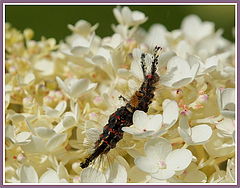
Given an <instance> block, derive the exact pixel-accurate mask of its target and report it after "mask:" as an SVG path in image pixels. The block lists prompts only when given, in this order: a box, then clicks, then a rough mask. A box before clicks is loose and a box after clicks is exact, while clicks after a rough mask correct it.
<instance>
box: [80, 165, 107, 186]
mask: <svg viewBox="0 0 240 188" xmlns="http://www.w3.org/2000/svg"><path fill="white" fill-rule="evenodd" d="M80 178H81V183H105V182H106V177H105V176H104V174H103V173H102V172H100V171H98V170H96V169H94V168H91V167H88V168H85V169H83V170H82V173H81V175H80Z"/></svg>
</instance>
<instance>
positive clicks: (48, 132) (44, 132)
mask: <svg viewBox="0 0 240 188" xmlns="http://www.w3.org/2000/svg"><path fill="white" fill-rule="evenodd" d="M35 133H36V134H37V135H38V136H40V137H42V138H50V137H52V136H53V135H54V134H56V132H55V131H54V130H52V129H49V128H47V127H36V128H35Z"/></svg>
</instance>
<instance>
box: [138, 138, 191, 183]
mask: <svg viewBox="0 0 240 188" xmlns="http://www.w3.org/2000/svg"><path fill="white" fill-rule="evenodd" d="M144 150H145V153H146V157H137V158H136V159H135V164H136V166H137V167H138V168H139V169H140V170H142V171H144V172H148V173H150V174H151V176H152V177H153V178H156V179H159V180H164V179H168V178H171V177H172V176H173V175H174V174H175V173H176V171H181V170H184V169H186V168H187V167H188V165H189V164H190V163H191V161H192V158H193V156H192V153H191V151H189V150H187V149H176V150H173V151H172V146H171V144H170V143H169V142H168V141H167V140H165V139H163V138H157V139H153V140H149V141H148V142H147V143H146V144H145V147H144Z"/></svg>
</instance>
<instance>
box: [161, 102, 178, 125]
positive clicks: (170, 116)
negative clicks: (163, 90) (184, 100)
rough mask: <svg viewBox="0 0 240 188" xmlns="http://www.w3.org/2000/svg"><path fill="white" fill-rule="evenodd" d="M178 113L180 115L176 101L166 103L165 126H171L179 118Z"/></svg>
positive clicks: (164, 112) (164, 109)
mask: <svg viewBox="0 0 240 188" xmlns="http://www.w3.org/2000/svg"><path fill="white" fill-rule="evenodd" d="M164 101H166V100H164ZM163 103H164V102H163ZM178 115H179V107H178V104H177V103H176V101H169V102H168V103H167V104H166V105H163V125H164V127H167V128H168V129H169V128H171V126H172V125H174V124H175V123H176V121H177V119H178Z"/></svg>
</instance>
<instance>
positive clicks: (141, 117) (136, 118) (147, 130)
mask: <svg viewBox="0 0 240 188" xmlns="http://www.w3.org/2000/svg"><path fill="white" fill-rule="evenodd" d="M161 126H162V115H161V114H157V115H147V114H146V113H145V112H143V111H139V110H137V111H135V112H134V114H133V126H131V127H123V128H122V130H123V131H125V132H128V133H130V134H133V135H135V136H143V137H145V136H150V135H152V134H154V133H156V132H157V131H158V130H159V129H160V128H161Z"/></svg>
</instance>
